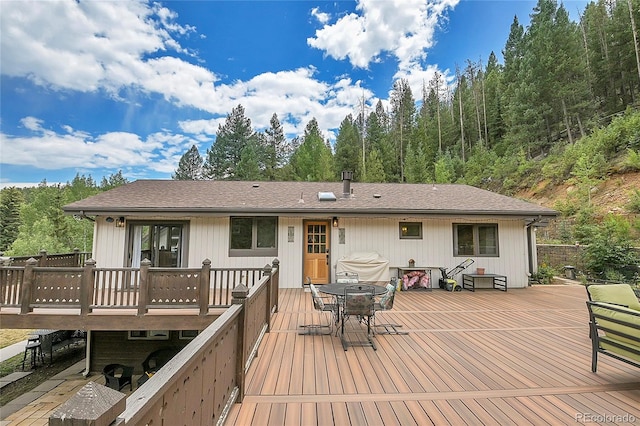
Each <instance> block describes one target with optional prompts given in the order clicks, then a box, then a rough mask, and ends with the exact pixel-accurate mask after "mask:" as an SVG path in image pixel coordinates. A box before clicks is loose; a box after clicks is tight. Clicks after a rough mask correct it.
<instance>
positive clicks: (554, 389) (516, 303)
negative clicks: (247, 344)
mask: <svg viewBox="0 0 640 426" xmlns="http://www.w3.org/2000/svg"><path fill="white" fill-rule="evenodd" d="M585 301H586V292H585V290H584V288H583V287H581V286H533V287H530V288H526V289H513V290H511V289H510V290H509V291H508V292H499V291H494V290H480V291H476V292H473V293H472V292H467V291H463V292H456V293H450V292H446V291H443V290H434V291H432V292H411V291H408V292H399V293H398V294H397V295H396V300H395V303H394V309H393V310H392V311H389V312H385V313H384V314H381V315H380V317H379V318H378V322H380V323H382V322H385V323H386V322H395V323H399V324H402V326H403V327H402V329H403V331H408V332H409V334H408V335H376V336H375V337H374V339H375V341H376V344H377V348H378V349H377V350H376V351H374V350H373V348H371V347H350V348H349V349H348V350H347V351H346V352H345V351H344V350H343V348H342V345H341V343H340V338H339V337H336V336H334V335H324V336H305V335H299V334H298V326H299V325H300V324H307V323H311V322H317V321H320V320H326V317H321V316H320V315H319V314H318V313H317V312H315V311H314V310H313V306H312V303H311V298H310V295H309V293H308V292H305V291H303V290H302V289H282V290H281V292H280V305H279V310H278V312H277V313H276V314H275V316H274V318H273V322H272V329H271V332H270V333H268V334H267V335H266V336H265V339H264V340H263V342H262V344H261V347H260V356H259V357H258V358H257V359H256V361H255V362H254V364H253V365H252V366H251V368H250V369H249V372H248V374H247V390H246V393H245V397H244V400H243V402H242V403H241V404H235V406H234V407H233V409H232V410H231V413H230V415H229V418H228V422H227V424H231V425H242V426H244V425H248V424H252V425H260V424H290V425H293V424H304V425H318V426H324V425H363V424H369V425H378V424H385V425H412V424H415V425H429V424H434V425H442V424H451V425H460V424H474V425H476V424H501V425H526V424H534V425H535V424H575V422H576V416H579V415H581V414H583V413H593V414H606V415H619V416H624V415H628V416H633V418H634V419H635V421H636V422H638V421H639V420H638V419H640V404H639V403H638V402H639V401H640V375H639V374H638V373H639V372H638V369H637V368H635V367H633V366H630V365H628V364H625V363H622V362H619V361H617V360H614V359H611V358H609V357H602V356H601V357H600V360H599V363H598V373H597V374H594V373H592V372H591V344H590V340H589V335H588V313H587V309H586V306H585ZM359 326H360V325H359V324H357V322H354V323H350V324H348V328H350V329H351V330H355V329H356V328H357V327H359ZM350 337H354V336H353V335H350ZM356 337H357V338H361V337H362V336H356Z"/></svg>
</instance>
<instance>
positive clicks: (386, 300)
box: [373, 279, 409, 334]
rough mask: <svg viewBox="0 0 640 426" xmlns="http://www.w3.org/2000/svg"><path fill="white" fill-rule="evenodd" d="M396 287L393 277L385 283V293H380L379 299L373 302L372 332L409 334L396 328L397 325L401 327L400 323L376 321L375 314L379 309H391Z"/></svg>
mask: <svg viewBox="0 0 640 426" xmlns="http://www.w3.org/2000/svg"><path fill="white" fill-rule="evenodd" d="M396 288H397V284H396V281H395V279H392V281H391V282H390V283H389V284H387V292H386V293H385V294H383V295H382V297H381V298H380V300H378V301H377V302H375V303H374V305H373V310H374V316H373V324H374V325H373V332H374V334H409V333H408V332H406V331H400V330H398V327H402V325H401V324H395V323H382V324H378V323H377V319H376V318H377V316H378V314H377V313H378V312H380V311H390V310H391V309H393V300H394V299H395V297H396ZM378 328H382V329H383V330H382V331H378V330H377V329H378Z"/></svg>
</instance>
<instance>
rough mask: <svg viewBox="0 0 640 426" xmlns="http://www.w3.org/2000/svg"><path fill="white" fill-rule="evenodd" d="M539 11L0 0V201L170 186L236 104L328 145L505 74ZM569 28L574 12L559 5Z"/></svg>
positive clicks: (476, 3) (487, 2) (468, 5)
mask: <svg viewBox="0 0 640 426" xmlns="http://www.w3.org/2000/svg"><path fill="white" fill-rule="evenodd" d="M535 4H536V2H535V1H524V0H523V1H520V0H358V1H349V2H342V1H320V0H316V1H306V0H288V1H266V0H265V1H262V0H255V1H213V0H211V1H207V0H198V1H189V0H186V1H165V2H153V3H149V2H146V1H106V0H92V1H73V0H63V1H57V0H49V1H40V0H34V1H32V0H2V1H0V84H1V86H0V126H1V127H0V187H5V186H24V185H28V184H37V183H39V182H41V181H42V180H44V179H46V181H47V182H49V183H55V182H63V183H64V182H67V181H70V180H72V179H73V177H74V176H75V175H76V174H77V173H80V174H84V175H91V176H92V177H93V178H94V180H96V181H97V182H98V183H99V182H100V180H101V179H102V177H103V176H109V175H110V174H112V173H116V172H117V171H119V170H121V171H122V173H123V175H124V176H125V177H126V178H127V179H129V180H135V179H148V178H154V179H156V178H157V179H170V178H171V173H172V172H173V171H175V169H176V167H177V164H178V161H179V159H180V157H181V156H182V154H184V153H185V152H186V151H187V150H188V149H189V148H190V147H191V146H192V145H193V144H196V145H197V146H198V149H199V150H200V153H201V154H203V155H204V154H205V152H206V150H207V148H209V147H210V146H211V144H212V143H213V141H214V140H215V134H216V131H217V129H218V126H219V125H220V124H222V123H224V121H225V118H226V116H227V114H228V113H229V112H230V111H231V110H232V108H234V107H235V106H237V105H238V104H241V105H242V106H243V107H244V108H245V112H246V115H247V117H249V118H250V119H251V121H252V125H253V126H254V128H255V130H263V129H264V128H265V127H267V126H268V125H269V119H270V118H271V116H272V115H273V113H276V114H278V117H279V119H280V121H281V122H282V124H283V126H284V129H285V132H286V134H287V136H288V137H289V138H292V137H294V136H296V135H300V134H302V133H303V131H304V127H305V126H306V124H307V123H308V122H309V120H311V118H313V117H315V118H316V119H317V120H318V123H319V125H320V128H321V129H322V131H323V133H324V136H325V137H326V138H329V139H332V140H333V138H335V132H336V129H337V128H338V127H339V125H340V122H341V121H342V120H343V119H344V117H345V116H346V115H347V114H354V115H355V114H356V113H357V112H358V111H359V110H360V108H361V107H360V105H361V103H362V100H363V98H364V101H365V104H366V106H367V107H368V108H371V107H372V106H374V105H375V104H376V103H377V101H378V100H379V99H380V100H382V101H383V102H387V99H388V98H389V92H390V90H391V88H392V86H393V82H394V81H395V80H397V79H399V78H405V79H407V80H408V81H409V83H410V84H411V87H412V89H413V94H414V97H415V98H416V99H419V98H420V97H421V88H422V83H423V82H428V81H429V80H430V79H431V78H432V76H433V74H434V72H436V71H437V72H440V73H442V74H444V75H445V76H447V77H451V76H452V75H453V74H454V73H455V66H456V64H457V65H459V66H460V67H461V68H464V66H465V64H466V61H467V59H470V60H472V61H475V62H477V61H480V60H482V61H483V64H486V60H487V58H488V56H489V54H490V53H491V51H494V52H495V53H496V54H498V55H499V58H500V60H502V56H501V53H500V52H501V50H502V48H503V47H504V44H505V42H506V40H507V37H508V34H509V28H510V26H511V23H512V22H513V17H514V16H516V15H517V16H518V19H519V20H520V23H522V24H523V25H525V26H526V25H528V23H529V15H530V14H531V13H533V8H534V7H535ZM564 5H565V7H566V8H567V10H568V11H569V13H570V14H571V16H572V18H573V19H574V20H577V19H578V16H579V13H581V12H582V11H583V10H584V7H585V5H586V2H585V1H577V0H570V1H565V2H564Z"/></svg>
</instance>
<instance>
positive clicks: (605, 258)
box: [585, 215, 640, 279]
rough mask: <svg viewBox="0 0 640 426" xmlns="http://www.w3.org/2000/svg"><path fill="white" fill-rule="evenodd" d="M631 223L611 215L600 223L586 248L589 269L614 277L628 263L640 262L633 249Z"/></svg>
mask: <svg viewBox="0 0 640 426" xmlns="http://www.w3.org/2000/svg"><path fill="white" fill-rule="evenodd" d="M629 235H630V225H629V223H628V222H626V221H624V220H623V219H621V218H619V217H616V216H613V215H610V216H608V217H607V218H606V219H605V220H604V222H602V223H601V224H600V225H598V226H597V227H596V229H595V233H594V235H593V236H592V239H591V241H590V244H589V245H588V246H587V247H586V249H585V264H586V266H587V268H588V270H589V271H592V272H593V273H595V274H598V275H601V276H604V277H605V278H606V279H614V278H613V277H614V276H616V274H620V271H621V270H622V269H623V267H625V266H627V265H637V264H640V258H638V256H637V255H636V254H635V252H634V251H633V250H631V247H632V245H631V241H630V238H629Z"/></svg>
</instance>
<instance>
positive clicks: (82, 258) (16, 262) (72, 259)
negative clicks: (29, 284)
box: [8, 249, 91, 267]
mask: <svg viewBox="0 0 640 426" xmlns="http://www.w3.org/2000/svg"><path fill="white" fill-rule="evenodd" d="M90 258H91V253H90V252H84V251H80V249H74V250H73V252H72V253H56V254H47V251H46V250H40V254H37V255H35V256H15V257H10V258H9V259H8V262H9V264H10V265H11V266H25V265H26V264H27V261H28V260H29V259H36V260H37V261H38V266H54V267H58V266H70V267H74V266H75V267H81V266H82V265H84V264H85V262H86V261H87V260H89V259H90Z"/></svg>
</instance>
